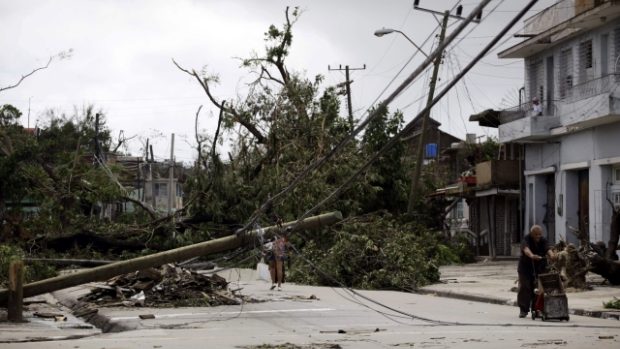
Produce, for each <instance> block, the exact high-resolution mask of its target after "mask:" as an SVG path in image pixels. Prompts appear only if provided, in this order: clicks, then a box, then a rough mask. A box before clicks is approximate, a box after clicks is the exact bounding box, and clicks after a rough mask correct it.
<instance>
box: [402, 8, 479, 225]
mask: <svg viewBox="0 0 620 349" xmlns="http://www.w3.org/2000/svg"><path fill="white" fill-rule="evenodd" d="M419 5H420V0H416V1H414V3H413V8H414V9H416V10H419V11H424V12H430V13H433V15H434V14H439V12H437V11H434V10H429V9H425V8H421V7H419ZM462 11H463V6H462V5H459V6H458V7H457V8H456V15H452V14H450V11H444V12H443V21H442V23H441V33H440V34H439V44H438V46H439V47H441V46H442V44H443V41H444V39H445V37H446V28H447V26H448V19H449V18H456V19H464V18H463V17H462V16H461V13H462ZM481 18H482V9H480V10H479V11H478V12H477V13H476V14H475V19H473V20H472V22H475V23H480V20H481ZM442 56H443V50H442V51H441V53H440V54H439V55H437V56H436V58H435V62H434V66H433V75H432V77H431V82H430V86H429V91H428V98H427V102H426V106H427V112H426V113H424V114H423V115H422V129H421V130H420V141H419V142H418V148H417V149H416V162H415V169H414V172H413V177H412V178H411V189H410V192H409V203H408V205H407V213H409V214H411V213H413V209H414V206H415V198H416V197H417V195H419V194H420V176H421V173H422V162H423V161H424V145H425V144H424V143H425V141H426V126H427V124H428V118H429V117H430V114H431V106H432V104H433V103H432V102H433V98H434V96H435V86H436V84H437V74H438V73H439V65H440V64H441V60H442ZM438 151H439V149H438Z"/></svg>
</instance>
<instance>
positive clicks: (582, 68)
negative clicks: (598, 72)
mask: <svg viewBox="0 0 620 349" xmlns="http://www.w3.org/2000/svg"><path fill="white" fill-rule="evenodd" d="M591 68H592V40H588V41H584V42H582V43H580V44H579V84H582V83H584V82H586V81H589V80H592V79H593V78H594V76H593V74H592V73H593V72H592V69H591Z"/></svg>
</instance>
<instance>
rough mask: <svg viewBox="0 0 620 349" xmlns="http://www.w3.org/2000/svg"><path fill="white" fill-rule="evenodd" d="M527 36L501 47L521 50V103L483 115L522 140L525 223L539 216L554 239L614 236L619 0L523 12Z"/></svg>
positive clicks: (510, 53)
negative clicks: (522, 76)
mask: <svg viewBox="0 0 620 349" xmlns="http://www.w3.org/2000/svg"><path fill="white" fill-rule="evenodd" d="M524 36H526V37H528V39H526V40H525V41H523V42H521V43H519V44H517V45H515V46H513V47H510V48H509V49H507V50H505V51H503V52H501V53H500V54H499V56H500V58H522V59H524V63H525V84H524V91H525V93H524V99H523V103H522V104H520V105H518V106H516V107H514V108H512V109H508V110H502V111H497V112H495V111H490V112H488V113H487V114H486V115H482V116H481V115H480V114H479V115H477V117H478V121H479V122H480V123H481V125H482V124H483V122H482V119H485V120H484V121H485V122H486V123H487V124H496V125H497V127H498V131H499V141H500V142H501V143H508V142H512V143H518V144H521V145H522V147H523V151H524V171H523V174H524V179H523V185H524V188H523V189H524V192H525V196H524V202H522V205H524V207H525V210H524V214H523V223H524V224H523V226H524V229H523V230H524V231H523V233H526V232H527V227H529V226H531V225H532V224H541V225H543V226H544V228H545V231H546V234H547V236H548V237H549V239H550V240H552V241H559V240H560V239H565V240H566V241H568V242H573V243H577V242H578V241H579V239H578V236H579V234H584V235H585V236H586V237H587V238H588V239H589V240H590V241H592V242H596V241H607V240H608V239H609V231H610V221H611V214H612V210H613V206H612V205H620V88H619V87H620V67H619V66H620V3H619V2H617V1H594V0H590V1H588V0H582V1H579V0H563V1H559V2H557V3H556V4H554V5H553V6H551V7H549V8H547V9H545V10H543V11H542V12H540V13H538V14H536V15H534V16H532V17H530V18H529V19H526V20H525V26H524ZM538 105H540V107H538Z"/></svg>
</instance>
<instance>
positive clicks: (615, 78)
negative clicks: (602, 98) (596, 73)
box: [562, 73, 620, 103]
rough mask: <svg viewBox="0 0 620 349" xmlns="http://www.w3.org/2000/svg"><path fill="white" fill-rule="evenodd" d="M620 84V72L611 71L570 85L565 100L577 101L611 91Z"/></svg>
mask: <svg viewBox="0 0 620 349" xmlns="http://www.w3.org/2000/svg"><path fill="white" fill-rule="evenodd" d="M619 85H620V73H611V74H608V75H605V76H602V77H600V78H596V79H592V80H588V81H586V82H583V83H581V84H577V85H574V86H568V87H567V88H566V95H565V97H564V98H563V99H562V101H563V102H568V103H571V102H576V101H579V100H582V99H586V98H590V97H594V96H596V95H599V94H602V93H610V92H612V91H613V90H614V89H615V88H617V87H618V86H619Z"/></svg>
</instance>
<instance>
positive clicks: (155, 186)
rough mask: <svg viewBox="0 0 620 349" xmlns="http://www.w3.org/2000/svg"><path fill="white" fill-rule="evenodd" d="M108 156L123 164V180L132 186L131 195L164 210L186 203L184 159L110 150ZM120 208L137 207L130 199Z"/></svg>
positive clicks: (123, 182) (174, 209)
mask: <svg viewBox="0 0 620 349" xmlns="http://www.w3.org/2000/svg"><path fill="white" fill-rule="evenodd" d="M107 158H108V163H109V164H111V165H116V166H120V167H121V173H120V175H119V182H120V183H121V184H122V185H123V186H124V187H125V188H126V189H128V192H129V196H130V197H131V198H133V199H135V200H138V201H140V202H142V203H143V204H145V205H147V206H149V207H151V208H153V209H154V210H155V211H159V212H162V213H167V212H174V211H176V210H178V209H180V208H181V207H183V196H184V194H183V183H184V182H185V170H184V167H183V164H182V163H176V162H175V163H174V164H172V163H171V162H170V161H163V162H151V161H145V160H144V158H143V157H139V156H124V155H116V154H109V155H108V157H107ZM171 165H172V166H173V168H172V170H173V173H172V178H170V168H171ZM116 209H117V210H120V211H121V212H131V211H133V210H134V209H135V208H134V205H133V204H132V203H131V202H126V203H123V204H122V207H119V208H116Z"/></svg>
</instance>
